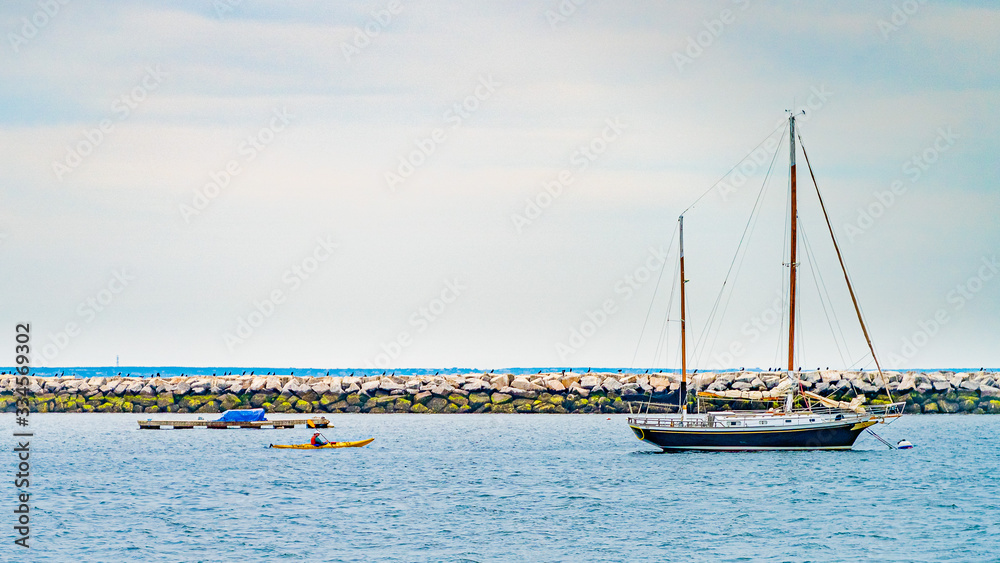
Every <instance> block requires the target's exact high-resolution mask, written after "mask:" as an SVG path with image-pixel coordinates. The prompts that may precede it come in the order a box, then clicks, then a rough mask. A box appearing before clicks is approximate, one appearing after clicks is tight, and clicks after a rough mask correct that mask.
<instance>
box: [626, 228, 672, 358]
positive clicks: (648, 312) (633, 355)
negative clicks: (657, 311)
mask: <svg viewBox="0 0 1000 563" xmlns="http://www.w3.org/2000/svg"><path fill="white" fill-rule="evenodd" d="M677 231H678V227H674V231H673V234H671V235H670V242H669V243H667V252H669V251H670V249H671V248H673V246H674V237H675V236H677ZM666 265H667V261H666V260H664V261H663V263H662V264H660V273H659V275H658V276H656V285H655V286H654V287H653V295H652V297H650V298H649V309H647V310H646V320H644V321H643V322H642V330H640V331H639V341H638V342H636V343H635V353H633V354H632V364H631V366H630V367H635V359H636V357H638V355H639V347H640V346H641V345H642V336H643V334H645V332H646V323H648V322H649V315H650V314H651V313H652V312H653V304H654V303H655V302H656V291H657V290H658V289H659V288H660V280H661V279H662V278H663V270H664V269H665V268H666ZM672 296H673V292H672V291H671V299H670V303H672V302H673V298H672ZM669 307H670V305H668V309H667V316H668V317H669V315H670V309H669ZM653 359H654V361H655V359H656V358H655V356H654V358H653Z"/></svg>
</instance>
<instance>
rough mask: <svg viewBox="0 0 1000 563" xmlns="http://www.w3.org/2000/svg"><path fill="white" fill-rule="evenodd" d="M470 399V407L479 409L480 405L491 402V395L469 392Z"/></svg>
mask: <svg viewBox="0 0 1000 563" xmlns="http://www.w3.org/2000/svg"><path fill="white" fill-rule="evenodd" d="M508 399H509V397H508ZM468 401H469V403H468V404H469V406H470V407H472V408H474V409H478V408H479V407H481V406H483V405H486V404H489V403H490V396H489V395H487V394H486V393H469V399H468Z"/></svg>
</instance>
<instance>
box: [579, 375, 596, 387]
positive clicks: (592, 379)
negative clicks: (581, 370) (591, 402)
mask: <svg viewBox="0 0 1000 563" xmlns="http://www.w3.org/2000/svg"><path fill="white" fill-rule="evenodd" d="M579 385H580V387H583V388H584V389H593V388H594V387H600V386H601V380H600V379H598V378H597V377H596V376H593V375H585V376H583V377H581V378H580V383H579Z"/></svg>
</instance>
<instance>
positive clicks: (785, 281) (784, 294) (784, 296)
mask: <svg viewBox="0 0 1000 563" xmlns="http://www.w3.org/2000/svg"><path fill="white" fill-rule="evenodd" d="M787 182H788V183H787V186H786V188H785V189H786V192H785V193H787V194H788V197H786V198H785V224H786V225H788V228H787V229H784V237H783V238H782V240H781V248H782V254H781V258H782V261H781V265H782V270H781V328H780V329H779V330H778V342H777V345H776V347H775V349H774V366H775V367H776V368H778V369H781V365H782V364H781V350H782V343H784V344H785V346H784V347H787V346H788V342H787V340H783V338H784V337H783V335H784V334H786V333H787V332H788V325H787V324H785V317H786V316H788V301H789V295H788V292H789V285H790V284H791V280H790V276H791V271H792V268H794V267H795V266H794V265H789V267H788V272H787V275H786V272H785V269H784V266H785V264H790V263H791V261H792V257H791V255H790V254H785V253H786V252H790V251H791V250H790V248H789V247H790V245H789V243H788V237H789V236H791V234H792V233H791V230H792V228H791V223H792V221H791V217H792V198H791V193H792V178H791V176H789V178H788V180H787ZM785 259H787V260H788V262H785Z"/></svg>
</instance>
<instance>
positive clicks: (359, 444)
mask: <svg viewBox="0 0 1000 563" xmlns="http://www.w3.org/2000/svg"><path fill="white" fill-rule="evenodd" d="M373 441H375V438H368V439H366V440H358V441H356V442H329V443H327V444H324V445H322V446H314V445H312V444H271V445H270V446H268V447H271V448H280V449H286V450H329V449H334V448H363V447H365V446H367V445H368V444H371V443H372V442H373Z"/></svg>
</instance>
